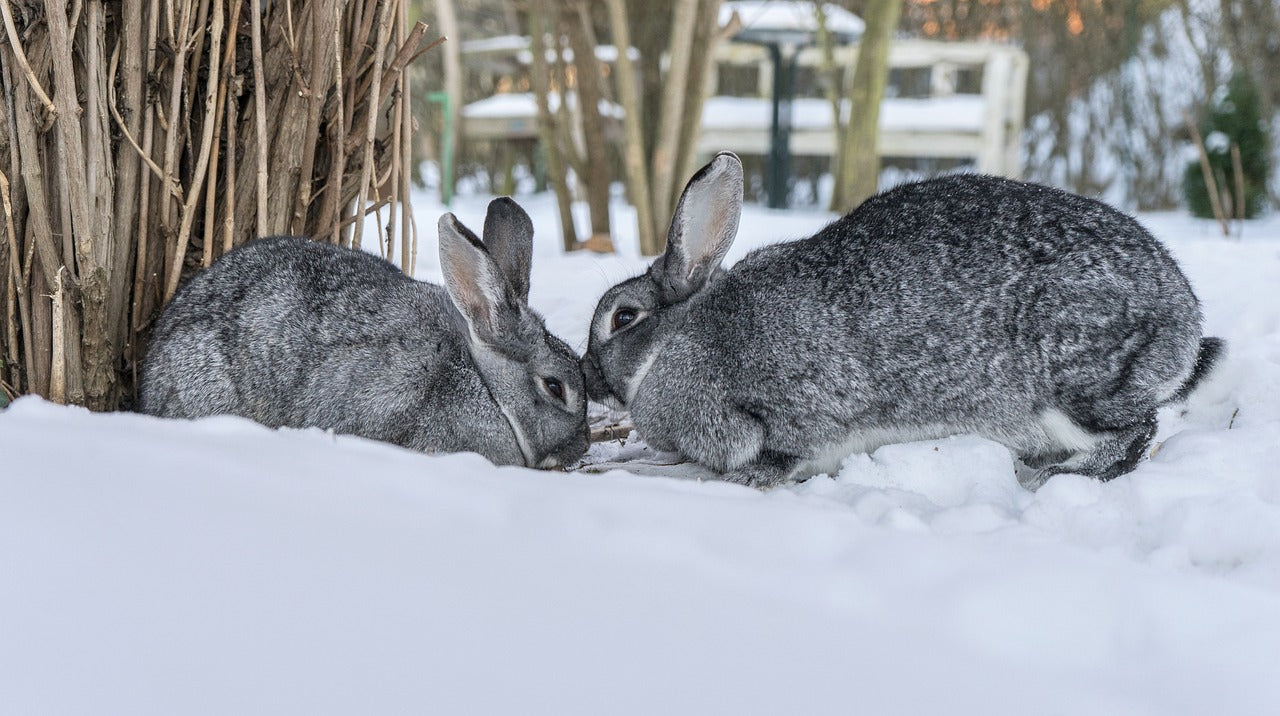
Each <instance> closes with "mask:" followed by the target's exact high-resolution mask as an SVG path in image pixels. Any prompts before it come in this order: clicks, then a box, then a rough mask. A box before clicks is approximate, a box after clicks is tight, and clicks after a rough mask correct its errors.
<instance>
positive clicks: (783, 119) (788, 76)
mask: <svg viewBox="0 0 1280 716" xmlns="http://www.w3.org/2000/svg"><path fill="white" fill-rule="evenodd" d="M798 54H799V52H798V48H796V47H795V46H794V45H785V46H783V45H779V44H777V43H771V44H770V45H769V59H770V60H772V62H773V117H772V122H771V124H770V133H769V169H768V175H767V176H768V181H767V182H766V183H765V191H766V192H767V193H768V195H769V208H770V209H785V208H787V177H788V176H789V175H790V173H791V101H792V99H793V96H794V94H795V74H796V55H798Z"/></svg>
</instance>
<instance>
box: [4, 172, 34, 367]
mask: <svg viewBox="0 0 1280 716" xmlns="http://www.w3.org/2000/svg"><path fill="white" fill-rule="evenodd" d="M0 206H3V208H4V228H5V237H4V238H5V243H6V244H8V248H9V250H8V255H9V275H10V280H9V290H8V291H6V292H5V304H6V306H7V307H6V309H5V337H6V339H7V340H6V342H5V345H6V346H8V348H9V355H7V356H5V358H6V360H7V361H8V363H9V364H10V365H17V364H18V326H17V323H18V322H17V321H16V320H14V316H15V313H25V312H24V311H23V310H22V306H21V305H18V303H19V300H18V295H19V293H20V292H21V293H25V292H26V291H25V288H26V287H25V286H19V285H18V278H19V277H18V264H19V263H21V260H22V259H21V257H20V256H19V255H18V236H17V234H16V233H15V232H14V230H13V204H12V203H11V202H10V201H9V177H7V176H5V173H4V172H3V171H0ZM23 337H24V338H26V339H27V342H28V344H29V343H30V340H31V336H30V333H29V331H23ZM28 353H29V350H28ZM15 380H17V378H16V377H15Z"/></svg>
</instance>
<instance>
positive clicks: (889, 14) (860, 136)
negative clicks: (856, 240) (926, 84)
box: [832, 0, 902, 211]
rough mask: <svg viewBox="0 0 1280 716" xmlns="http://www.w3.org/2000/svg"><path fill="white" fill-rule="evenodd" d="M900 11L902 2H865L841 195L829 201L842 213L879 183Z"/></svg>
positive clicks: (873, 191)
mask: <svg viewBox="0 0 1280 716" xmlns="http://www.w3.org/2000/svg"><path fill="white" fill-rule="evenodd" d="M901 12H902V0H869V2H868V3H867V7H866V11H865V14H864V15H863V20H864V21H865V22H866V30H865V31H864V34H863V35H862V43H861V46H860V47H859V48H858V64H857V66H856V67H855V68H854V71H853V84H852V87H851V89H850V93H849V102H850V104H851V108H850V113H849V126H848V127H847V128H846V131H845V143H844V147H845V153H846V156H845V157H844V158H843V160H842V161H841V162H840V166H841V179H840V181H838V182H837V185H838V186H840V187H841V188H842V189H843V190H844V195H843V196H842V197H841V198H840V201H839V202H838V203H837V202H836V201H835V200H834V199H833V201H832V204H833V206H838V207H839V208H840V209H841V210H844V211H848V210H850V209H852V208H853V207H855V206H857V205H858V204H860V203H862V202H863V201H864V200H865V199H866V198H867V197H869V196H871V195H872V194H874V193H875V192H876V188H877V185H878V183H879V178H880V153H879V139H880V102H881V100H882V99H884V88H885V85H886V84H887V83H888V80H889V45H890V43H891V42H892V41H893V33H894V30H895V29H896V28H897V26H898V17H899V16H900V15H901Z"/></svg>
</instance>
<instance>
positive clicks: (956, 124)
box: [702, 94, 986, 132]
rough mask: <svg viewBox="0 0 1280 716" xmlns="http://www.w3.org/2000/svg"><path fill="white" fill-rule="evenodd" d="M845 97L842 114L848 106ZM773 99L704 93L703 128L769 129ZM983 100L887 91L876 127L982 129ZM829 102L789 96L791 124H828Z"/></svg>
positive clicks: (811, 127)
mask: <svg viewBox="0 0 1280 716" xmlns="http://www.w3.org/2000/svg"><path fill="white" fill-rule="evenodd" d="M848 105H849V103H848V102H847V101H846V102H844V107H843V109H842V114H844V115H845V116H847V115H848V112H849V107H848ZM772 112H773V100H771V99H769V98H767V97H726V96H715V97H708V98H707V101H706V104H705V105H704V106H703V110H702V128H703V129H709V130H724V129H757V130H760V131H764V130H767V129H768V128H769V125H770V122H771V121H772ZM985 112H986V102H985V101H984V100H983V97H982V95H965V94H957V95H951V96H947V97H927V98H917V97H887V98H885V99H884V101H883V102H881V104H880V128H881V129H883V130H889V131H897V132H910V131H918V132H980V131H981V130H982V122H983V115H984V113H985ZM831 120H832V117H831V103H829V102H827V100H825V99H821V98H813V97H800V98H797V99H794V100H792V101H791V126H792V128H794V129H797V130H823V129H826V130H829V129H831V127H832V121H831Z"/></svg>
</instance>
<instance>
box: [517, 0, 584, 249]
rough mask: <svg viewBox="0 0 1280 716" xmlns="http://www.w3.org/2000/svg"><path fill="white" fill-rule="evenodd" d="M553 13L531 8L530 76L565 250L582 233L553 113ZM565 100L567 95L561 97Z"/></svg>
mask: <svg viewBox="0 0 1280 716" xmlns="http://www.w3.org/2000/svg"><path fill="white" fill-rule="evenodd" d="M548 14H549V12H548V8H547V7H546V5H545V4H544V3H540V2H535V3H533V5H532V7H531V8H530V10H529V35H530V44H529V49H530V50H531V51H532V53H533V61H532V65H531V68H530V80H531V82H532V84H533V96H534V98H535V100H536V101H537V105H538V138H539V140H540V141H541V142H542V147H543V149H544V150H545V151H546V153H547V170H548V173H549V174H550V176H549V177H548V182H549V183H550V184H551V188H552V191H554V192H555V195H556V207H557V208H558V209H559V212H560V241H561V245H562V246H563V247H564V250H565V251H573V250H574V249H576V248H578V233H577V230H576V229H575V228H574V226H573V207H572V204H571V202H570V198H569V187H568V185H567V173H566V171H565V166H564V156H565V152H564V149H563V145H562V144H561V142H560V141H559V139H558V132H557V130H556V124H557V122H556V120H555V118H554V116H553V115H552V114H551V107H550V105H549V103H548V100H547V95H548V94H549V93H550V91H551V73H550V68H549V67H548V65H547V43H546V39H545V38H546V32H547V22H546V18H547V15H548ZM560 100H561V104H563V103H564V97H563V96H561V98H560Z"/></svg>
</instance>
